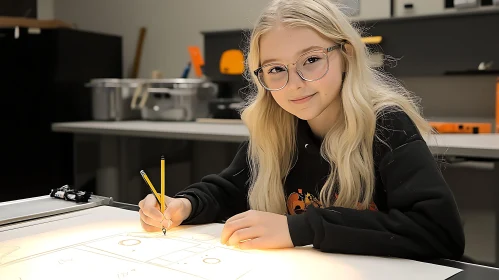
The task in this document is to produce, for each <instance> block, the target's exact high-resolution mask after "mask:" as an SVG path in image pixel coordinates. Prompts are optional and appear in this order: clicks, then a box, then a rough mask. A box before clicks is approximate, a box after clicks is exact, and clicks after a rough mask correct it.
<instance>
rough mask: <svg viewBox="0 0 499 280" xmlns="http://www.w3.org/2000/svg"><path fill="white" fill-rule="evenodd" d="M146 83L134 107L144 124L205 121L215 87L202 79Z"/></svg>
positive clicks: (150, 81) (159, 80) (133, 104)
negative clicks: (159, 121) (145, 121)
mask: <svg viewBox="0 0 499 280" xmlns="http://www.w3.org/2000/svg"><path fill="white" fill-rule="evenodd" d="M146 83H147V92H145V91H143V92H142V95H141V100H140V105H139V106H138V107H140V110H141V116H142V118H143V119H145V120H167V121H193V120H196V119H197V118H206V117H208V116H209V103H210V101H211V100H213V99H215V98H216V97H217V95H218V85H217V84H215V83H213V82H210V81H207V80H203V79H150V80H148V81H147V82H146ZM137 100H138V99H137ZM137 102H138V101H136V102H132V107H133V106H136V104H137Z"/></svg>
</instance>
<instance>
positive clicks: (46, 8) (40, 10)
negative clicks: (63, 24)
mask: <svg viewBox="0 0 499 280" xmlns="http://www.w3.org/2000/svg"><path fill="white" fill-rule="evenodd" d="M54 4H55V3H54V0H37V3H36V9H37V18H38V19H54V10H55V7H54Z"/></svg>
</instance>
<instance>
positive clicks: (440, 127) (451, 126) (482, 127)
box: [430, 122, 492, 134]
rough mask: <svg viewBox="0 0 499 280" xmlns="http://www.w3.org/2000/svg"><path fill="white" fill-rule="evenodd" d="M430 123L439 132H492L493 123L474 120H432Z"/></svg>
mask: <svg viewBox="0 0 499 280" xmlns="http://www.w3.org/2000/svg"><path fill="white" fill-rule="evenodd" d="M430 125H431V126H432V127H433V128H434V129H435V130H436V131H438V133H466V134H478V133H491V132H492V124H490V123H473V122H461V123H459V122H430Z"/></svg>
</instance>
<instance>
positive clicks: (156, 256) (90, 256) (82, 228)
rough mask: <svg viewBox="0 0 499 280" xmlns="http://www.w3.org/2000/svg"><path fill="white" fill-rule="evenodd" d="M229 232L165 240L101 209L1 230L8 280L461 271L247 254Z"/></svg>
mask: <svg viewBox="0 0 499 280" xmlns="http://www.w3.org/2000/svg"><path fill="white" fill-rule="evenodd" d="M222 228H223V225H221V224H209V225H201V226H183V227H179V228H176V229H172V230H170V231H169V232H167V235H166V236H163V234H162V233H161V232H157V233H148V232H144V231H143V230H142V228H141V227H140V222H139V215H138V213H137V212H135V211H129V210H123V209H118V208H114V207H107V206H101V207H97V208H92V209H88V210H82V211H78V212H75V213H70V214H64V215H59V216H56V217H51V218H46V219H42V220H39V221H36V222H30V223H25V224H24V225H16V226H15V227H10V228H5V227H4V228H0V276H1V277H0V279H2V280H33V279H61V280H62V279H81V280H96V279H147V278H156V279H158V278H161V279H227V280H235V279H242V280H249V279H338V280H343V279H348V280H352V279H379V280H381V279H383V280H387V279H407V280H412V279H414V280H420V279H425V280H444V279H447V278H449V277H451V276H452V275H454V274H456V273H459V272H460V271H461V270H459V269H455V268H450V267H444V266H438V265H433V264H427V263H422V262H415V261H410V260H401V259H390V258H377V257H367V256H353V255H340V254H329V253H321V252H319V251H317V250H314V249H312V248H294V249H286V250H251V251H243V250H239V249H236V248H232V247H227V246H225V245H222V244H221V243H220V242H219V237H220V233H221V231H222Z"/></svg>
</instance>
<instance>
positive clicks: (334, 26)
mask: <svg viewBox="0 0 499 280" xmlns="http://www.w3.org/2000/svg"><path fill="white" fill-rule="evenodd" d="M278 24H282V25H285V26H292V27H308V28H311V29H313V30H315V31H316V32H318V34H321V35H322V36H325V37H326V38H328V39H330V40H331V41H333V42H336V43H339V42H341V41H345V42H346V44H347V45H346V46H345V48H343V49H342V50H341V55H342V58H343V60H344V61H345V66H346V69H345V72H346V73H345V79H344V82H343V87H342V93H341V108H342V115H341V118H340V119H339V120H337V121H336V123H335V124H334V127H333V128H332V129H331V130H330V131H329V132H328V133H327V134H326V135H325V137H324V139H323V142H322V145H321V153H322V156H323V157H324V158H325V159H326V160H327V161H328V162H329V163H330V164H331V172H330V174H329V176H328V178H327V180H326V182H325V184H324V186H323V187H322V189H321V192H320V197H319V198H320V202H321V204H322V205H323V206H325V207H328V206H340V207H347V208H355V209H367V208H368V206H369V203H370V202H371V201H372V196H373V192H374V187H375V186H374V184H375V175H374V162H373V140H374V137H375V136H376V135H375V129H376V119H377V117H378V116H379V113H380V112H381V111H382V109H385V108H387V107H392V106H397V107H399V108H401V109H402V110H403V111H405V112H406V113H407V114H408V116H409V117H410V118H411V119H412V121H413V122H414V123H415V124H416V126H417V127H418V129H419V131H420V132H421V133H422V134H430V132H431V127H430V126H429V124H428V123H427V122H426V120H425V119H423V117H422V116H421V112H420V108H419V107H418V103H417V102H416V99H415V97H413V96H412V95H411V94H410V92H409V91H407V90H406V89H405V88H404V87H403V86H402V85H400V84H399V83H398V82H397V81H396V80H395V79H393V78H391V77H390V76H389V75H387V74H384V73H382V72H380V71H378V70H377V69H375V68H374V67H372V66H371V64H370V53H369V50H368V49H367V47H366V46H365V44H364V43H363V42H362V40H361V35H360V33H359V32H358V31H357V30H356V29H355V28H354V26H353V25H352V24H351V23H350V22H349V20H348V18H347V16H346V15H344V14H343V13H342V12H341V10H340V8H339V7H338V6H337V5H335V4H333V3H332V2H331V1H330V0H275V1H272V2H271V3H270V4H269V6H268V7H267V9H266V10H265V11H264V12H263V13H262V15H261V16H260V18H259V19H258V21H257V23H256V26H255V28H254V29H253V32H252V34H251V41H250V44H249V52H248V55H247V61H246V63H247V70H248V72H247V73H246V74H247V75H250V76H251V78H250V77H248V79H252V84H253V85H254V86H256V91H257V92H256V94H254V95H253V96H252V98H251V100H249V102H248V104H247V105H246V106H245V108H244V109H243V111H242V114H241V118H242V119H243V121H244V123H245V125H246V126H247V127H248V130H249V133H250V139H249V140H250V141H249V146H248V160H249V163H250V164H249V165H250V171H251V172H250V173H251V176H250V182H249V183H250V189H249V198H248V200H249V204H250V207H251V208H252V209H256V210H261V211H268V212H273V213H280V214H285V213H286V198H285V194H284V188H283V185H284V183H285V180H286V176H287V174H288V173H289V171H290V170H291V168H292V166H293V161H294V159H295V153H296V148H297V147H296V140H295V137H296V124H297V118H296V117H295V116H293V115H291V114H290V113H288V112H287V111H285V110H284V109H282V108H281V107H280V106H279V105H278V104H277V103H276V102H275V101H274V99H273V98H272V96H271V95H270V94H269V93H268V92H267V91H266V90H265V89H264V88H263V87H262V86H261V85H260V83H259V82H258V80H257V79H256V77H255V76H254V75H251V73H252V72H253V71H254V70H255V69H257V68H258V67H259V66H260V54H259V41H260V37H261V36H262V35H263V34H265V33H266V32H267V31H269V30H270V29H271V28H272V27H274V26H276V25H278ZM346 49H348V51H347V50H346ZM380 140H382V139H380ZM335 194H338V196H337V197H336V198H335Z"/></svg>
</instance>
